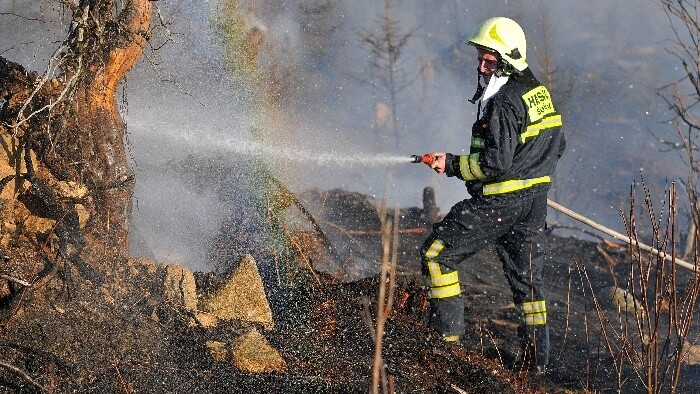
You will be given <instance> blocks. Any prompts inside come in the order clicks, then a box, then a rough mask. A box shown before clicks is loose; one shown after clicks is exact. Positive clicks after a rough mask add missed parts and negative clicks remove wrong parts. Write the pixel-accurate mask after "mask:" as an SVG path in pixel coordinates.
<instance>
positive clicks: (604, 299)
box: [598, 286, 644, 315]
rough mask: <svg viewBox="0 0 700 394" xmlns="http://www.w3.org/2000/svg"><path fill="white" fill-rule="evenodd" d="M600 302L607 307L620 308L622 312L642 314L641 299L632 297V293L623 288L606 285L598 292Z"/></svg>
mask: <svg viewBox="0 0 700 394" xmlns="http://www.w3.org/2000/svg"><path fill="white" fill-rule="evenodd" d="M598 299H599V300H600V301H601V304H602V305H603V306H605V307H609V308H614V309H617V308H620V310H621V311H623V312H630V313H634V312H635V311H637V313H639V314H641V315H643V314H644V309H643V307H642V303H641V301H639V300H637V299H635V298H634V295H633V294H631V293H630V292H629V291H627V290H625V289H621V288H619V287H615V286H610V287H606V288H604V289H603V290H601V292H600V293H599V294H598Z"/></svg>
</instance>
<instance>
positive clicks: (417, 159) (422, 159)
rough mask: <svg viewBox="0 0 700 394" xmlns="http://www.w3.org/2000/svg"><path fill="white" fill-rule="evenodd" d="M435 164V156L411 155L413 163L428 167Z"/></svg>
mask: <svg viewBox="0 0 700 394" xmlns="http://www.w3.org/2000/svg"><path fill="white" fill-rule="evenodd" d="M433 162H435V156H433V155H429V154H425V155H422V156H420V155H411V163H424V164H427V165H431V164H433Z"/></svg>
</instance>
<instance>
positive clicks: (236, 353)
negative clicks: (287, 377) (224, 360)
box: [231, 329, 287, 373]
mask: <svg viewBox="0 0 700 394" xmlns="http://www.w3.org/2000/svg"><path fill="white" fill-rule="evenodd" d="M231 359H232V362H233V365H234V366H235V367H236V368H238V369H240V370H241V371H243V372H250V373H260V372H284V371H285V370H286V369H287V363H286V362H285V361H284V359H283V358H282V356H281V355H280V354H279V352H278V351H277V350H276V349H275V348H273V347H272V346H271V345H270V344H269V343H268V342H267V340H266V339H265V337H263V336H262V334H260V333H259V332H258V331H257V330H255V329H251V330H250V331H248V333H246V334H244V335H242V336H240V337H238V338H236V339H235V340H234V341H233V343H232V344H231Z"/></svg>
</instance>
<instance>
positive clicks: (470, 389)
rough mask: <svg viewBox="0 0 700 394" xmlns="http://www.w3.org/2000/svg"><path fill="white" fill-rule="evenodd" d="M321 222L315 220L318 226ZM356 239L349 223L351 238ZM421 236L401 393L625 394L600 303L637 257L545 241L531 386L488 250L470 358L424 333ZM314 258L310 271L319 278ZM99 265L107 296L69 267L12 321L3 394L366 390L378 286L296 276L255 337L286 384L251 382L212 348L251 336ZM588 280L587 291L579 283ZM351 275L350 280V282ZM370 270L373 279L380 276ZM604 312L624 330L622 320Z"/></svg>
mask: <svg viewBox="0 0 700 394" xmlns="http://www.w3.org/2000/svg"><path fill="white" fill-rule="evenodd" d="M347 197H348V196H347V195H346V196H344V197H343V198H347ZM351 205H353V204H351ZM363 209H369V208H368V207H365V208H363ZM408 213H410V212H403V213H402V214H408ZM321 216H322V215H321ZM321 216H317V217H320V218H321V219H319V223H321V224H322V222H323V218H322V217H321ZM352 220H354V221H355V222H356V223H355V227H354V228H364V229H370V230H374V226H376V223H374V222H372V221H366V220H356V219H352ZM352 228H353V226H352V225H350V224H348V223H346V224H345V229H352ZM329 234H330V232H329ZM348 234H349V233H348ZM424 236H425V234H424V233H420V232H419V231H416V232H410V231H407V232H405V233H402V234H401V235H400V238H399V239H400V247H399V253H398V255H399V258H398V269H397V272H398V276H397V282H396V283H397V287H396V292H395V297H394V307H393V309H392V313H391V315H390V318H389V320H388V321H387V323H386V326H385V335H384V340H383V355H384V362H385V374H386V376H387V381H389V382H391V387H393V388H394V389H395V392H397V393H462V392H467V393H582V392H602V393H605V392H617V384H616V382H617V377H616V376H615V374H614V373H613V371H614V368H613V365H614V362H613V359H612V358H611V357H610V355H609V353H608V351H607V350H606V348H605V347H604V343H605V341H604V340H603V338H602V336H601V325H600V324H599V323H598V317H597V316H598V314H597V312H596V308H595V306H594V303H593V300H592V297H591V296H590V293H591V289H593V291H594V292H595V293H598V292H599V291H600V290H601V289H603V288H605V287H608V286H610V285H612V284H613V283H614V281H613V279H612V275H611V271H612V272H616V275H617V280H618V283H619V284H623V283H625V278H626V277H627V276H629V272H630V271H629V267H630V258H629V256H628V254H627V253H626V251H625V250H624V248H620V247H617V246H615V245H610V244H607V243H604V242H591V241H583V240H579V239H575V238H563V237H558V236H556V235H555V234H550V235H549V237H548V255H547V259H546V263H545V270H544V276H545V278H546V283H547V293H548V316H549V321H550V326H551V334H550V335H551V343H552V352H551V366H550V368H549V370H548V373H547V374H546V375H545V376H535V375H533V374H531V373H529V372H528V371H526V370H525V371H520V372H518V371H517V365H515V364H516V363H515V354H516V352H517V345H516V341H515V338H516V324H515V322H516V321H517V317H516V316H515V314H514V311H513V305H512V302H511V299H510V291H509V289H508V286H507V284H506V280H505V278H504V277H503V275H502V273H501V268H500V263H499V262H498V259H497V258H496V256H495V253H493V252H492V251H489V250H486V251H484V252H482V253H480V254H478V255H476V256H474V257H473V258H472V259H470V260H469V261H465V262H464V263H463V264H462V269H461V271H460V277H461V283H462V287H463V295H464V302H465V306H466V312H467V313H466V322H467V328H468V333H467V335H466V336H465V338H464V340H463V346H462V347H459V348H456V349H455V348H447V347H444V346H443V345H442V344H439V343H438V344H436V342H435V341H433V340H432V332H431V331H430V330H429V329H428V328H427V327H426V325H425V320H426V316H425V307H426V305H425V299H424V296H423V292H422V290H421V289H420V275H419V269H418V261H417V257H416V256H417V248H418V246H419V245H420V243H421V242H422V240H423V237H424ZM352 238H353V242H354V243H355V244H357V245H360V246H362V248H364V249H363V250H362V251H360V252H358V253H357V254H358V255H361V258H360V259H359V260H358V261H360V260H361V261H364V262H370V263H371V262H372V256H373V255H376V254H377V253H376V251H377V250H378V249H379V238H378V236H377V234H376V233H374V232H372V231H370V232H365V233H362V232H360V233H354V234H353V235H352ZM7 252H9V254H10V255H11V256H13V257H12V258H13V259H21V256H18V255H16V254H12V251H11V250H10V251H7ZM336 252H337V253H341V252H343V251H340V250H338V251H336ZM311 257H312V262H313V263H316V264H314V266H315V267H316V268H322V267H320V265H321V262H320V261H314V260H313V256H311ZM102 263H103V264H104V265H106V266H110V267H112V269H111V270H109V275H108V276H107V277H106V278H105V284H103V285H101V286H96V285H93V284H92V283H90V282H89V281H85V280H83V279H82V278H81V277H80V275H79V274H78V273H77V272H76V270H75V268H74V267H71V265H70V264H69V263H64V264H62V265H61V266H60V267H58V269H57V270H56V273H55V275H54V276H53V277H52V279H51V280H50V281H48V282H47V284H46V285H45V286H43V287H42V288H41V289H37V290H36V291H31V292H30V291H27V292H26V293H24V295H23V297H24V298H23V300H22V303H21V304H20V307H19V308H17V309H15V310H13V311H11V313H7V312H6V313H5V314H4V315H3V318H4V320H3V322H2V325H1V326H0V328H2V334H3V336H2V338H3V339H2V341H0V393H32V392H51V393H70V392H77V393H251V392H259V393H366V392H369V391H370V383H371V366H372V361H373V358H374V345H373V340H372V335H371V334H370V332H371V329H370V326H371V325H372V324H368V323H367V322H368V320H371V319H372V317H371V316H374V314H375V310H376V299H377V292H378V288H379V281H378V278H377V276H376V275H370V276H368V277H364V278H361V279H356V280H352V281H340V280H338V279H337V278H334V277H333V276H331V275H329V274H328V273H321V272H316V273H313V274H312V275H306V276H299V278H302V277H303V278H306V279H304V281H306V282H305V283H306V287H305V288H306V292H305V293H304V296H303V297H296V298H294V299H293V300H292V299H289V300H287V301H288V303H287V304H285V303H284V302H279V301H278V302H277V303H276V304H275V305H277V308H278V309H277V310H273V312H275V313H276V318H277V316H284V318H281V319H280V320H284V321H281V322H280V324H278V325H277V328H276V329H275V330H272V331H265V330H263V329H262V328H261V327H258V328H259V329H260V332H261V333H263V335H264V336H265V337H266V338H267V340H268V341H269V342H270V343H271V344H272V345H273V346H274V347H275V348H277V349H278V350H279V352H280V353H281V355H282V356H283V357H284V359H285V360H286V362H287V370H286V372H283V373H258V374H248V373H243V372H240V371H238V370H236V369H234V368H233V367H232V366H231V365H230V363H222V362H215V361H213V359H212V358H211V356H210V355H209V354H208V353H207V351H206V349H205V346H204V343H205V342H206V341H207V340H230V339H233V338H236V336H238V335H239V334H240V333H241V332H242V331H243V330H245V329H246V328H248V327H250V326H247V325H246V324H244V323H242V322H229V323H226V324H219V325H218V326H217V327H216V328H205V327H202V326H199V325H197V324H192V322H193V319H192V316H191V313H190V312H188V311H186V310H183V309H182V308H178V307H175V306H172V305H170V304H168V303H167V302H165V301H164V300H163V296H162V294H161V291H160V290H159V284H160V283H162V278H160V277H159V276H158V275H159V274H158V265H157V264H156V263H153V262H150V261H147V260H142V259H135V258H112V257H110V258H106V259H105V261H104V262H102ZM375 264H376V263H375ZM584 267H585V272H586V273H587V277H588V278H589V279H590V282H588V281H586V280H583V279H582V274H581V273H580V272H582V271H581V270H582V269H583V268H584ZM347 269H348V267H341V270H342V271H343V272H346V271H347ZM374 269H375V272H376V265H375V267H374ZM326 271H328V270H326ZM678 274H679V280H678V283H679V284H682V283H685V281H686V280H687V279H688V275H687V273H685V272H683V271H679V272H678ZM201 276H202V275H201V274H200V277H201ZM338 276H339V277H340V276H343V275H338ZM344 277H345V278H347V277H346V276H344ZM282 301H284V300H282ZM300 304H301V305H300ZM602 307H603V308H605V311H604V313H605V315H606V316H608V317H609V318H611V319H613V321H615V319H616V317H617V316H618V314H617V312H616V309H615V308H611V307H605V306H602ZM279 308H283V309H286V311H283V310H280V309H279ZM695 309H696V310H697V307H696V308H695ZM290 311H293V312H290ZM664 313H665V312H664ZM368 316H370V317H369V318H368ZM623 316H629V315H623ZM695 322H696V323H697V319H696V320H695ZM613 326H615V324H613ZM617 326H619V324H617ZM694 332H695V333H697V329H695V331H694ZM626 365H627V366H626V367H625V369H624V370H623V372H624V385H623V388H622V392H626V393H627V392H631V393H634V392H644V391H643V388H642V386H641V385H640V383H639V379H638V378H637V376H635V374H634V372H633V371H632V369H631V368H630V367H629V363H626ZM698 375H700V369H699V368H698V366H685V367H684V368H683V379H682V382H683V384H682V386H681V387H680V388H679V390H678V392H681V393H691V392H695V391H694V389H693V387H697V384H698V383H699V382H698ZM380 392H381V390H380Z"/></svg>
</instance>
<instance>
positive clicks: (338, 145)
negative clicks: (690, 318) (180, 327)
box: [0, 0, 684, 270]
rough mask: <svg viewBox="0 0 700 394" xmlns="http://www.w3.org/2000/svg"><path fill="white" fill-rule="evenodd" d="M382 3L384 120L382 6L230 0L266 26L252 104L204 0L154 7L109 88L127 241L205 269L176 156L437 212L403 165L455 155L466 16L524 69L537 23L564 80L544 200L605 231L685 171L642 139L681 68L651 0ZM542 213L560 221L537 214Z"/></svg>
mask: <svg viewBox="0 0 700 394" xmlns="http://www.w3.org/2000/svg"><path fill="white" fill-rule="evenodd" d="M22 3H23V5H22V9H21V12H20V11H17V9H16V8H13V7H15V6H14V5H13V2H12V1H10V0H1V1H0V12H3V14H2V15H0V20H1V21H2V24H3V27H5V29H3V30H4V31H6V32H11V34H4V35H3V36H2V37H0V53H2V55H3V56H4V57H6V58H8V59H10V60H12V61H15V62H17V63H20V64H23V65H25V66H26V67H29V68H32V69H34V70H37V71H43V69H44V68H45V67H46V62H47V60H48V57H49V56H50V54H51V52H52V51H53V49H55V47H56V46H57V44H56V42H57V41H58V40H60V39H61V38H62V37H63V35H64V34H65V32H63V30H62V29H63V28H64V27H63V26H65V24H62V23H61V22H62V14H61V12H60V9H58V8H57V6H53V7H52V6H49V5H47V4H45V3H46V2H42V1H26V2H24V1H23V2H22ZM25 3H26V4H25ZM394 3H395V4H394V5H395V7H394V8H393V9H392V10H391V12H392V18H393V19H394V20H395V21H396V22H397V27H398V30H399V34H407V33H409V32H411V37H410V39H409V40H408V41H407V44H406V46H405V48H404V49H403V51H402V55H401V57H400V62H399V63H398V65H397V66H398V67H399V69H400V70H401V71H402V72H405V74H406V75H407V79H406V81H407V82H406V86H405V89H403V90H402V91H400V92H399V93H398V94H397V106H396V114H395V115H396V117H397V121H396V123H395V125H390V124H387V123H386V120H385V119H384V120H383V119H382V117H381V116H380V115H381V109H382V108H384V107H383V106H386V105H387V103H388V101H389V97H388V95H387V94H386V92H383V91H381V89H377V88H376V87H375V88H373V87H372V86H371V84H368V83H367V82H368V81H370V80H371V79H372V74H371V72H372V69H371V67H370V66H369V63H370V61H371V60H372V59H371V54H370V53H369V51H368V49H367V47H366V46H364V45H363V44H362V39H361V37H363V36H367V35H368V34H371V33H375V34H380V33H381V31H380V30H379V29H380V22H379V19H378V15H382V14H383V13H384V12H385V10H384V2H379V1H377V2H369V3H368V2H353V1H337V2H331V4H332V5H333V8H332V11H331V16H330V17H329V18H328V19H326V20H324V23H327V24H328V26H330V27H332V29H331V30H329V31H331V32H332V34H328V35H327V37H325V41H322V42H319V41H314V40H311V39H310V38H309V37H310V36H309V24H308V22H309V20H308V18H309V16H308V14H305V13H304V12H303V7H302V5H306V6H309V5H312V4H314V1H311V0H294V1H287V2H284V3H279V2H274V1H250V2H246V6H245V7H242V8H243V9H245V10H246V13H247V14H246V18H247V20H248V21H249V22H250V23H251V24H254V25H257V26H258V27H259V28H260V29H261V30H262V31H264V35H265V44H264V47H263V49H262V51H261V54H260V66H259V67H260V68H261V70H263V71H265V70H266V69H267V70H270V69H272V68H275V69H276V70H279V71H278V73H277V74H276V75H281V76H283V77H284V78H285V79H281V81H282V82H283V84H282V85H283V86H285V87H286V89H285V90H284V91H283V92H282V93H283V95H281V97H280V98H279V100H278V102H277V103H275V105H271V106H270V107H269V108H267V109H265V110H260V108H259V107H258V106H256V101H255V100H254V99H253V98H252V97H253V96H255V94H256V93H255V92H256V91H257V90H258V89H260V88H261V87H260V86H256V85H255V84H246V83H244V82H242V81H241V80H240V79H237V78H236V77H235V76H233V75H232V74H231V72H230V70H229V69H227V67H226V64H225V61H224V52H223V43H222V37H221V33H220V28H219V27H218V26H217V23H218V22H217V21H219V19H218V18H219V13H220V12H221V9H222V8H221V4H220V3H219V2H218V1H178V2H175V1H158V2H157V3H155V4H157V8H158V12H159V13H160V19H161V20H163V21H165V23H166V24H167V29H159V30H158V32H159V34H160V35H159V36H156V37H155V38H154V40H155V41H156V42H157V43H158V44H164V45H163V46H162V47H159V48H158V49H157V50H155V51H147V54H148V55H147V56H145V57H144V58H143V59H142V60H141V62H140V63H139V65H138V66H137V67H136V68H135V69H134V70H133V71H132V72H131V73H129V74H128V76H127V80H126V82H125V83H124V84H123V86H122V89H123V97H122V98H121V100H120V101H121V105H120V107H121V108H122V111H123V116H124V119H125V121H126V123H127V131H128V137H127V141H126V143H127V146H128V147H129V150H130V153H131V156H132V165H133V169H134V171H135V172H136V177H137V178H136V191H135V196H134V210H133V222H132V224H133V227H134V229H133V233H134V234H135V236H134V242H133V243H132V251H133V252H134V253H135V254H140V255H144V256H148V257H152V258H155V259H157V260H158V261H166V262H178V261H179V262H182V263H184V264H187V265H188V266H189V267H191V268H193V269H197V270H207V269H208V268H209V267H210V265H209V264H210V263H209V261H208V257H207V251H206V250H207V246H208V242H209V240H210V239H211V237H212V236H213V235H214V234H215V233H216V231H217V230H218V228H219V225H220V222H221V220H222V212H225V210H226V209H230V207H226V206H222V205H221V204H222V203H221V201H218V200H217V199H216V198H214V197H213V196H212V195H210V194H208V193H207V191H206V190H199V189H197V188H194V187H191V186H188V185H187V184H185V183H183V182H182V175H181V174H177V173H176V172H174V171H173V163H177V162H178V161H180V160H182V159H184V158H186V157H189V156H191V155H196V156H199V157H203V158H205V157H222V156H224V157H230V158H231V160H233V161H246V160H253V159H255V158H257V159H262V160H264V161H265V163H266V165H267V166H268V167H269V169H270V170H271V171H272V173H273V174H275V176H277V177H278V178H279V179H280V180H281V181H282V182H284V184H285V185H286V186H287V187H289V188H290V189H291V190H293V191H295V192H301V191H303V190H306V189H309V188H316V187H318V188H322V189H330V188H344V189H347V190H350V191H357V192H361V193H363V194H367V195H371V196H374V197H376V198H377V199H378V200H379V199H382V198H384V196H385V195H386V198H387V202H388V204H389V205H396V206H401V207H408V206H420V205H421V196H422V190H423V188H424V187H426V186H432V187H433V188H435V190H436V197H437V200H438V204H439V206H440V209H441V211H442V212H443V213H446V212H447V211H448V210H449V208H450V207H451V206H452V205H453V204H454V203H456V202H458V201H460V200H462V199H464V198H466V197H468V195H467V192H466V188H465V187H464V185H463V183H462V182H460V181H459V180H457V179H450V178H446V177H444V176H438V175H436V174H435V173H433V172H432V171H431V170H429V169H428V168H427V167H425V166H420V165H415V164H410V163H409V162H408V160H409V156H410V155H412V154H423V153H426V152H431V151H447V152H452V153H457V154H458V153H462V152H466V151H468V149H469V141H470V129H471V124H472V122H473V121H474V119H475V117H476V108H475V106H474V105H471V104H470V103H469V102H468V101H467V100H468V99H469V98H471V96H472V94H473V93H474V89H475V82H476V74H475V73H476V71H475V69H476V61H475V57H476V54H475V51H474V50H473V48H471V47H469V46H467V45H466V44H465V41H466V40H467V38H468V37H469V35H470V34H471V32H472V31H473V29H474V28H475V26H476V25H477V23H479V22H480V21H481V20H483V19H485V18H488V17H491V16H497V15H498V16H507V17H511V18H513V19H515V20H516V21H518V22H519V23H520V24H521V26H522V27H523V29H524V30H525V33H526V35H527V37H528V62H529V64H530V66H531V68H532V69H533V71H534V72H535V75H537V76H541V71H542V70H541V67H540V65H539V63H538V61H537V58H536V55H535V54H536V52H537V51H541V50H543V46H544V36H543V34H544V33H543V28H545V27H546V29H547V34H548V40H549V41H548V43H549V44H548V49H549V52H550V55H551V57H552V61H553V62H554V63H555V64H556V65H557V67H558V68H559V70H560V72H559V74H558V77H559V78H560V80H561V81H562V84H564V85H565V84H566V82H568V81H571V83H572V85H571V86H572V88H571V95H570V98H568V99H567V100H565V101H564V100H562V102H561V104H560V103H559V102H558V101H556V100H557V94H558V93H559V92H557V91H556V90H554V89H552V90H553V95H554V98H555V105H558V106H559V108H558V109H559V111H560V112H562V114H563V117H564V129H563V130H564V132H565V134H566V138H567V142H568V149H567V152H566V153H565V155H564V157H563V158H562V160H561V161H560V165H559V167H558V170H557V174H556V181H555V184H554V186H553V188H554V189H553V191H552V192H550V198H556V200H557V201H558V202H559V203H561V204H563V205H565V206H567V207H570V208H572V209H574V210H576V211H578V212H580V213H582V214H584V215H587V216H590V217H591V218H593V219H594V220H597V221H599V222H601V223H602V224H604V225H607V226H609V227H612V228H615V229H620V228H621V222H620V218H619V211H620V210H621V209H622V210H624V208H625V204H626V201H627V200H628V198H629V189H630V185H631V184H633V183H637V182H639V181H640V178H641V177H643V178H644V181H645V183H646V184H647V185H648V186H649V187H650V188H651V189H652V191H653V193H654V195H655V196H658V197H659V199H662V198H663V192H664V187H665V186H666V185H668V183H669V182H670V181H672V180H674V179H677V178H681V177H683V176H684V167H683V163H682V161H681V160H680V158H679V157H678V156H677V155H676V154H674V153H665V152H662V148H663V146H661V144H660V143H658V142H657V141H656V140H655V138H654V137H652V134H651V133H652V132H654V133H655V134H657V135H665V136H667V137H668V138H671V139H672V138H673V133H674V132H673V131H672V129H671V127H670V125H669V124H668V120H669V119H670V118H671V114H670V113H668V112H667V108H666V106H665V105H664V103H663V101H662V100H661V99H660V97H659V96H658V94H657V90H658V88H659V87H660V86H662V85H665V84H666V83H668V82H670V81H672V80H673V79H676V78H678V77H679V76H680V75H682V70H679V65H678V64H676V63H677V61H676V59H675V58H673V57H672V56H670V55H669V54H668V52H667V47H668V45H669V41H668V40H669V39H670V38H671V34H672V31H671V30H670V27H669V23H668V20H667V18H666V16H665V14H664V13H663V11H662V10H661V8H660V6H659V5H658V4H657V3H655V2H654V1H651V0H650V1H644V0H642V1H639V0H636V1H633V0H623V1H618V2H614V3H611V2H607V1H591V2H576V1H558V2H532V1H500V2H487V3H473V2H465V1H444V2H434V3H433V2H431V3H427V2H406V1H403V2H400V1H396V2H394ZM37 15H40V17H38V16H37ZM27 18H31V19H27ZM312 22H313V21H312ZM316 39H318V37H316ZM154 46H155V45H154ZM258 82H260V83H263V82H264V81H258ZM401 157H405V158H406V161H405V162H402V161H401V159H400V158H401ZM257 159H256V160H257ZM549 220H550V221H553V220H560V221H562V222H564V223H565V222H566V218H560V217H556V216H555V215H553V214H550V218H549Z"/></svg>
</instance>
